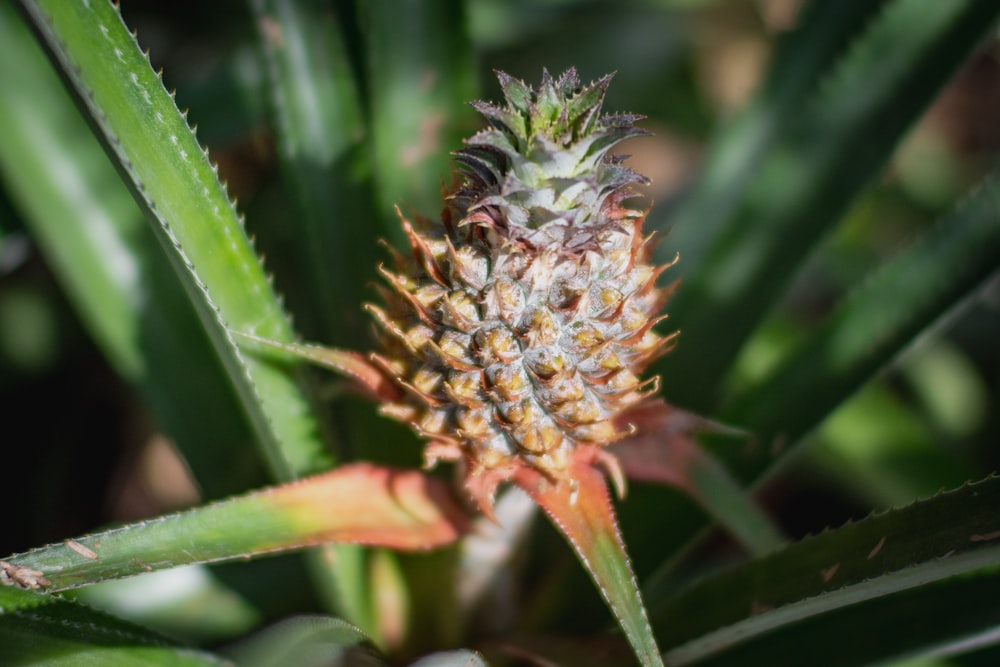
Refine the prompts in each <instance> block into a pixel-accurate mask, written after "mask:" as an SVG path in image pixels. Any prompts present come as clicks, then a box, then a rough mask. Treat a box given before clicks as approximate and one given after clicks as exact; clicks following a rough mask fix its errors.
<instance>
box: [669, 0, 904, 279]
mask: <svg viewBox="0 0 1000 667" xmlns="http://www.w3.org/2000/svg"><path fill="white" fill-rule="evenodd" d="M886 2H887V0H841V1H840V2H812V3H809V4H808V5H807V6H806V7H805V8H804V9H803V15H802V18H801V19H800V21H799V24H798V25H797V26H796V27H795V28H794V29H793V30H791V31H789V33H788V34H787V35H786V36H785V37H784V38H783V39H782V41H781V42H780V43H779V44H778V48H777V50H776V52H775V54H774V57H773V61H772V62H773V65H772V66H771V68H770V69H769V70H768V72H767V78H766V80H765V81H764V82H762V83H761V85H760V88H759V89H758V90H757V93H756V95H755V96H754V99H753V100H751V101H750V103H749V104H748V105H747V106H746V107H744V108H743V109H742V110H740V112H739V114H738V115H737V116H736V117H735V118H733V119H732V120H731V121H729V122H727V123H726V125H725V126H724V127H722V128H721V129H720V131H719V133H718V135H717V136H716V137H714V138H713V140H712V144H711V146H710V147H709V149H708V155H707V157H706V162H705V164H704V166H703V167H702V172H701V175H700V177H699V179H698V181H697V182H696V183H695V184H694V186H693V187H692V189H691V191H690V192H688V193H686V194H685V195H684V201H683V202H682V203H681V204H680V206H679V208H678V209H677V210H676V211H675V212H672V213H671V214H670V219H669V221H668V222H669V224H670V227H671V232H670V242H669V243H665V244H663V245H662V246H661V247H660V248H659V249H660V251H661V252H663V253H669V254H665V255H664V257H663V259H664V260H669V259H670V257H671V256H672V254H673V253H674V252H675V251H678V250H679V251H680V252H681V255H682V257H683V259H684V264H685V266H688V267H695V266H698V265H699V263H700V262H701V260H702V257H703V256H704V254H705V252H706V251H707V250H708V248H709V246H710V244H711V242H712V240H713V239H714V238H715V236H716V235H717V234H719V233H721V232H722V231H723V229H724V228H725V225H726V223H727V222H729V220H730V218H731V216H732V215H734V213H735V211H736V209H737V208H738V207H739V205H740V202H741V201H742V198H743V197H745V196H746V194H747V190H748V189H749V187H750V186H751V185H752V183H753V175H754V173H755V172H756V170H757V169H758V168H759V167H760V164H761V163H762V162H763V161H764V160H765V158H766V157H767V154H768V151H769V150H771V149H772V148H773V146H774V145H775V144H776V143H777V142H779V141H780V138H781V131H782V129H783V128H784V127H785V126H786V125H788V124H790V123H794V122H795V121H796V117H797V116H798V115H799V114H801V113H802V108H801V106H802V104H803V103H804V102H805V101H806V100H807V99H808V98H809V97H810V96H811V95H813V94H815V92H816V88H817V86H818V85H819V83H820V82H821V81H822V78H823V74H824V72H826V71H827V70H828V69H829V68H830V67H831V66H832V65H833V64H834V63H835V62H836V60H837V59H838V58H840V57H841V56H842V55H843V50H844V48H845V46H846V45H847V44H848V43H849V42H850V41H851V40H852V39H854V38H855V37H856V36H857V35H858V33H859V31H860V30H862V29H863V27H864V25H865V24H866V23H867V22H868V21H870V20H871V19H872V17H873V16H875V15H877V14H878V13H879V12H880V11H881V10H882V9H883V7H884V6H885V4H886ZM663 210H667V209H663ZM659 217H662V214H658V209H655V208H654V209H653V211H652V212H651V213H650V218H651V221H652V220H656V219H657V218H659Z"/></svg>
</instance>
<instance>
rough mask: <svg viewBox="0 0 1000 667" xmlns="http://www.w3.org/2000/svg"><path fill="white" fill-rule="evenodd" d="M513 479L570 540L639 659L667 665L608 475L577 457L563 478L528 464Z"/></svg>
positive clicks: (644, 663)
mask: <svg viewBox="0 0 1000 667" xmlns="http://www.w3.org/2000/svg"><path fill="white" fill-rule="evenodd" d="M513 481H514V482H515V483H516V484H517V485H518V486H520V487H521V488H522V489H524V490H525V491H526V492H527V493H528V494H529V495H530V496H531V497H532V498H533V499H534V501H535V502H536V503H538V505H539V506H540V507H541V508H542V509H543V510H544V511H545V513H546V514H547V515H548V516H549V518H550V519H551V520H552V522H553V524H555V526H556V527H557V528H559V530H560V531H562V533H563V535H565V536H566V539H567V540H569V543H570V545H572V547H573V550H574V551H575V552H576V554H577V556H578V557H579V559H580V561H581V562H582V563H583V565H584V567H585V568H586V569H587V571H588V572H589V573H590V576H591V577H592V578H593V579H594V583H596V584H597V588H598V589H599V590H600V591H601V595H602V596H603V597H604V599H605V601H606V602H607V603H608V606H609V607H610V608H611V611H612V613H614V615H615V618H617V619H618V623H619V624H620V625H621V628H622V630H623V631H624V633H625V637H626V638H627V639H628V641H629V643H630V644H631V645H632V649H633V650H634V651H635V653H636V656H637V657H638V658H639V662H640V664H642V665H644V666H653V667H655V666H662V665H663V661H662V659H661V657H660V651H659V649H658V648H657V647H656V640H655V639H654V637H653V632H652V630H651V629H650V626H649V620H648V618H647V617H646V610H645V607H644V606H643V604H642V598H641V597H640V595H639V588H638V585H637V584H636V580H635V574H634V573H633V572H632V566H631V564H630V562H629V559H628V554H627V553H626V552H625V544H624V542H623V541H622V537H621V533H620V532H619V530H618V521H617V519H616V518H615V512H614V508H613V507H612V505H611V497H610V495H609V493H608V487H607V483H606V482H605V479H604V475H603V474H601V473H600V472H598V471H597V470H596V469H595V468H593V467H592V466H591V465H590V464H588V463H586V462H584V461H577V462H574V463H573V464H572V467H571V470H570V471H569V474H568V475H567V476H566V477H565V478H564V479H563V480H562V481H561V482H559V483H555V482H553V481H552V480H551V479H549V478H547V477H545V476H544V475H543V474H541V473H540V472H538V471H537V470H536V469H534V468H531V467H527V466H525V467H522V468H520V469H518V470H517V471H516V472H515V473H514V476H513Z"/></svg>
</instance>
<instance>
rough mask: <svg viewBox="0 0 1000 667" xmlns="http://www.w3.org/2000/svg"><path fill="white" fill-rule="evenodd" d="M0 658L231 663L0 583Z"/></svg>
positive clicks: (176, 665)
mask: <svg viewBox="0 0 1000 667" xmlns="http://www.w3.org/2000/svg"><path fill="white" fill-rule="evenodd" d="M0 663H2V664H4V665H10V666H11V667H14V666H17V665H34V666H36V667H55V666H61V665H65V666H67V667H69V666H71V665H107V666H108V667H132V666H134V665H161V666H162V667H217V666H221V665H229V664H231V663H229V662H228V661H226V660H223V659H222V658H219V657H217V656H213V655H211V654H209V653H205V652H202V651H196V650H194V649H190V648H185V647H180V646H177V645H175V644H174V643H173V642H171V641H169V640H168V639H166V638H164V637H161V636H159V635H157V634H155V633H153V632H151V631H149V630H147V629H146V628H142V627H140V626H137V625H133V624H132V623H127V622H125V621H122V620H119V619H117V618H115V617H113V616H110V615H108V614H104V613H102V612H99V611H95V610H93V609H89V608H87V607H85V606H83V605H80V604H77V603H75V602H72V601H70V600H65V599H62V598H60V597H59V596H55V595H42V594H39V593H35V592H32V591H25V590H18V589H15V588H9V587H4V586H0Z"/></svg>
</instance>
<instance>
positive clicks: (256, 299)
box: [25, 0, 332, 481]
mask: <svg viewBox="0 0 1000 667" xmlns="http://www.w3.org/2000/svg"><path fill="white" fill-rule="evenodd" d="M25 7H26V8H27V10H28V14H29V16H31V18H32V19H33V20H34V22H35V25H36V27H37V28H38V30H39V32H40V33H41V35H42V36H43V37H44V38H45V40H46V42H47V43H48V45H49V48H50V49H51V50H52V52H53V54H54V55H55V58H56V59H57V60H58V62H59V64H60V66H61V67H62V69H63V71H64V72H65V73H66V75H67V77H68V78H69V80H70V81H71V82H72V83H73V85H74V86H75V87H76V89H77V93H78V94H79V96H80V98H81V99H82V100H83V102H84V104H85V105H86V106H87V108H88V110H89V111H90V114H91V116H92V118H93V119H94V120H95V123H96V125H97V127H98V128H99V129H100V131H101V133H102V135H103V139H104V140H105V142H106V145H107V146H108V147H109V150H110V151H111V152H112V154H113V155H114V157H115V159H116V160H117V162H118V163H119V164H120V165H121V167H122V168H123V170H124V172H125V174H126V175H127V177H128V180H129V184H130V185H131V187H132V188H133V193H134V194H135V196H136V199H137V201H138V202H139V203H140V205H142V206H143V207H144V208H145V209H146V212H147V214H148V215H149V216H150V218H151V219H152V220H153V221H154V222H155V224H154V228H155V229H156V231H157V234H158V238H159V239H160V241H161V243H163V244H164V246H165V247H166V250H167V254H168V256H169V257H170V259H171V261H172V262H173V264H174V266H175V269H177V272H178V276H179V277H180V279H181V281H182V283H183V284H184V285H185V288H186V289H187V291H188V293H189V296H190V298H191V300H192V302H193V303H194V305H195V308H196V309H197V311H198V314H199V316H200V318H201V322H202V324H203V325H204V327H205V329H206V330H207V331H208V333H209V336H210V338H211V340H212V343H213V345H214V347H215V350H216V353H217V354H218V355H219V357H220V358H221V359H222V361H223V364H224V366H225V368H226V369H227V371H228V375H229V379H230V380H231V381H232V382H233V384H234V385H235V386H236V388H237V391H238V394H239V396H240V399H241V402H242V405H243V408H244V409H245V410H246V412H247V414H248V415H249V417H250V421H251V423H252V424H253V426H254V430H255V433H256V434H257V437H258V439H259V441H260V442H261V444H262V447H263V451H264V454H265V456H266V457H267V459H268V462H269V464H270V466H271V469H272V472H273V474H274V475H275V476H276V477H277V478H278V479H279V480H283V481H284V480H289V479H292V478H294V477H297V476H301V475H303V474H307V473H310V472H316V471H318V470H322V469H324V468H327V467H329V466H330V464H331V463H332V460H331V458H330V456H329V454H328V453H327V450H326V447H325V445H324V444H323V442H322V441H321V440H320V439H319V437H318V426H317V424H316V421H315V419H314V418H313V417H312V416H311V414H310V409H309V408H310V401H309V399H308V397H307V396H306V395H305V394H304V393H303V391H302V389H301V388H300V387H299V386H298V385H297V384H296V382H295V380H294V379H293V378H292V377H291V376H290V375H289V374H288V373H287V372H286V371H285V369H282V368H275V367H274V366H273V365H268V364H266V363H262V362H260V361H257V360H255V359H251V358H248V357H247V356H245V355H244V354H242V352H241V351H240V349H239V346H238V345H237V344H236V342H235V341H234V340H233V338H232V336H230V335H229V328H232V329H235V330H239V331H246V332H251V333H256V334H258V335H262V336H266V337H267V338H271V339H275V340H281V341H290V340H291V339H292V332H291V328H290V326H289V323H288V321H287V319H286V317H285V313H284V312H283V310H282V308H281V306H280V304H279V303H278V301H277V299H276V297H275V294H274V292H273V291H272V289H271V285H270V282H269V281H268V279H267V276H266V275H265V273H264V269H263V267H262V266H261V264H260V262H259V261H258V260H257V257H256V256H255V255H254V252H253V250H252V248H251V246H250V243H249V241H248V240H247V237H246V235H245V234H244V232H243V226H242V223H241V220H240V218H239V216H238V215H237V213H236V210H235V208H234V206H233V204H232V202H231V201H230V200H229V197H228V195H227V193H226V191H225V189H224V187H223V186H222V184H221V183H220V182H219V180H218V178H217V176H216V169H215V167H214V166H213V165H212V164H211V163H210V162H209V160H208V157H207V155H206V154H205V151H204V149H203V148H202V147H201V146H200V145H199V144H198V142H197V140H196V139H195V136H194V134H193V132H192V130H191V129H190V128H189V127H188V124H187V122H186V119H185V118H184V117H183V116H182V115H181V114H180V113H179V111H178V110H177V107H176V106H175V105H174V103H173V99H172V98H171V96H170V95H168V93H167V91H166V90H165V89H164V88H163V83H162V82H161V80H160V78H159V76H158V75H157V74H156V73H154V72H153V70H152V68H151V67H150V65H149V60H148V58H147V57H146V56H145V55H144V54H143V53H142V52H141V51H140V50H139V48H138V45H137V44H136V41H135V38H134V37H133V36H132V35H130V34H129V33H128V31H127V30H126V29H125V26H124V24H123V23H122V19H121V17H120V15H119V14H118V11H117V8H115V7H114V6H112V5H111V4H110V3H107V2H98V1H94V2H87V1H83V2H79V3H77V2H71V3H66V2H54V1H52V0H26V1H25ZM227 327H228V328H227Z"/></svg>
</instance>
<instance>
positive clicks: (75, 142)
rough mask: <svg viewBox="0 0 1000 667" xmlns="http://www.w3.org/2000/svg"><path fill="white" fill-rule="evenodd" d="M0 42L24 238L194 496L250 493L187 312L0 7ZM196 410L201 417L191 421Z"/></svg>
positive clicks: (221, 399)
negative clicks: (186, 473) (168, 446)
mask: <svg viewBox="0 0 1000 667" xmlns="http://www.w3.org/2000/svg"><path fill="white" fill-rule="evenodd" d="M0 44H2V49H3V56H2V57H0V80H2V81H4V85H3V86H0V127H2V128H3V132H4V138H3V141H0V174H2V175H3V178H4V181H5V183H6V186H7V188H8V191H9V193H10V195H11V196H12V197H14V198H15V199H16V201H17V203H18V205H19V208H20V209H21V210H22V211H23V217H24V222H25V224H26V225H27V226H28V228H29V229H30V230H31V233H32V237H33V238H34V239H35V240H36V242H37V243H38V244H39V245H40V247H41V248H42V250H43V252H44V253H45V256H46V259H47V261H48V263H49V265H50V266H52V268H53V270H54V271H55V272H56V274H57V275H58V277H59V279H60V282H61V283H62V286H63V288H64V289H65V290H66V292H67V293H68V294H69V296H70V298H71V300H72V302H73V304H74V306H75V307H76V309H77V312H79V313H80V317H81V319H82V320H83V321H84V322H85V323H86V324H87V327H88V330H89V331H90V333H91V335H92V336H93V337H94V339H95V340H96V341H97V342H98V344H99V345H100V346H101V348H102V350H103V351H104V353H105V355H106V356H107V357H108V359H109V360H110V361H111V362H112V364H113V365H114V367H115V369H116V370H117V371H118V372H119V373H120V374H121V375H122V376H123V377H125V378H126V379H128V380H129V381H131V382H134V383H136V384H137V385H138V386H139V388H140V390H141V391H142V395H143V397H144V398H145V399H146V400H147V401H148V403H149V405H150V407H151V408H152V410H153V413H154V416H155V417H156V419H157V422H158V424H159V426H160V427H161V428H163V429H164V430H165V431H166V432H167V433H168V434H169V435H171V436H172V437H173V439H174V440H175V442H176V443H177V445H178V447H179V449H180V450H181V452H182V453H183V454H184V457H185V459H186V460H187V462H188V464H189V466H190V467H191V470H192V472H193V473H194V476H195V478H196V479H197V481H198V484H199V486H200V488H201V490H202V492H203V494H204V495H205V496H207V497H208V498H218V497H221V496H224V495H229V494H233V493H236V492H238V491H242V490H243V489H246V488H247V487H248V486H249V485H255V484H260V483H261V482H262V481H263V472H262V470H261V464H260V461H259V459H258V458H257V457H256V456H255V454H256V453H255V452H254V450H253V449H252V448H248V447H247V446H246V443H247V442H248V441H249V440H250V439H251V438H252V433H251V431H250V428H249V425H248V423H247V422H246V418H245V416H244V415H243V413H242V412H241V410H240V407H239V404H238V403H237V401H236V397H235V395H234V394H233V389H232V385H231V384H230V383H229V382H228V381H227V380H226V378H225V376H224V374H223V373H222V369H221V366H220V364H219V360H218V357H217V356H216V355H215V353H214V351H213V350H212V348H211V345H210V343H209V341H208V338H207V337H206V335H205V331H204V329H203V327H202V326H201V323H200V322H199V321H198V317H197V314H196V312H195V310H194V309H193V307H192V306H191V303H190V302H189V300H188V298H187V295H186V294H185V293H184V290H183V288H182V286H181V285H180V284H178V283H177V281H176V280H175V279H174V273H173V270H172V268H171V267H170V263H169V262H168V261H167V258H166V256H164V254H163V252H162V250H161V248H160V246H159V243H158V242H157V240H156V237H155V235H154V233H153V231H152V229H151V228H150V227H149V225H148V224H146V221H145V220H144V219H143V215H142V212H141V211H140V210H139V208H138V207H137V206H136V205H135V202H134V201H133V200H132V196H131V194H130V193H129V191H128V188H127V187H125V185H124V184H123V183H122V181H121V179H120V178H119V176H118V173H117V172H116V171H115V169H114V167H113V166H112V165H111V164H110V163H109V162H108V159H107V156H106V155H105V154H104V151H103V149H102V148H101V146H100V144H99V143H98V141H97V139H96V138H95V137H94V136H93V134H92V133H91V132H90V130H89V128H88V127H87V124H86V122H85V121H84V119H83V118H82V117H81V115H80V113H79V110H78V109H77V108H76V106H75V105H74V104H73V101H72V99H71V98H70V96H69V95H68V94H67V93H66V91H65V89H64V88H63V86H62V83H61V82H60V81H59V78H58V76H56V73H55V72H54V71H52V68H51V66H50V64H49V62H48V61H47V59H46V58H45V56H44V54H43V53H42V51H41V49H40V48H39V46H38V44H37V43H35V42H34V40H33V39H32V38H31V35H30V33H29V31H28V30H27V26H25V25H24V24H23V20H22V19H21V17H20V16H18V15H17V13H16V11H15V10H14V7H12V6H10V5H9V4H4V5H2V6H0ZM191 367H194V368H198V369H199V373H197V374H193V373H191V372H190V368H191ZM206 405H211V406H212V414H213V418H212V419H211V420H206V419H203V418H202V416H203V414H204V409H205V406H206ZM223 472H224V473H225V474H220V473H223Z"/></svg>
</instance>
